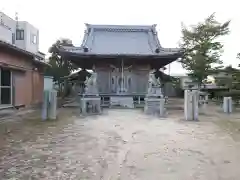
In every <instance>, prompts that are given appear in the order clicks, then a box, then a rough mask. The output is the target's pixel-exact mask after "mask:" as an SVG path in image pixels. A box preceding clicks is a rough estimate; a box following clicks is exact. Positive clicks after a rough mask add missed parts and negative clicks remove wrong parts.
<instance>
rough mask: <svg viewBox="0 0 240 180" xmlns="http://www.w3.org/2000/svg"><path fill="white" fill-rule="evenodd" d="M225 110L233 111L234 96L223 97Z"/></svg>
mask: <svg viewBox="0 0 240 180" xmlns="http://www.w3.org/2000/svg"><path fill="white" fill-rule="evenodd" d="M223 112H225V113H232V97H224V98H223Z"/></svg>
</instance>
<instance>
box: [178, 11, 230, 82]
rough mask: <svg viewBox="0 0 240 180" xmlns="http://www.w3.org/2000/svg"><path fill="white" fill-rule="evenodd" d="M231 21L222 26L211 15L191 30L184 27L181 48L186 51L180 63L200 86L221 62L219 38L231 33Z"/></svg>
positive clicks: (221, 49)
mask: <svg viewBox="0 0 240 180" xmlns="http://www.w3.org/2000/svg"><path fill="white" fill-rule="evenodd" d="M229 23H230V21H227V22H224V23H223V24H221V23H220V22H218V21H217V20H216V19H215V14H212V15H210V16H209V17H208V18H206V19H205V20H204V22H200V23H198V24H197V25H195V26H191V28H187V27H186V26H185V25H182V38H181V43H180V47H181V48H183V49H184V54H183V57H182V58H181V60H180V62H181V63H182V66H183V68H185V69H186V70H188V72H189V73H188V75H189V76H190V77H191V78H192V79H193V80H194V81H195V82H197V83H198V84H199V86H200V85H201V84H202V82H203V80H204V79H206V78H207V76H208V75H210V74H211V71H212V70H213V69H218V68H219V67H218V66H217V65H220V64H222V61H221V60H220V56H221V53H222V52H223V44H222V43H221V42H220V41H219V37H221V36H224V35H227V34H228V33H229Z"/></svg>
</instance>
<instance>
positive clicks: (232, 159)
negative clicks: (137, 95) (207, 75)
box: [0, 109, 240, 180]
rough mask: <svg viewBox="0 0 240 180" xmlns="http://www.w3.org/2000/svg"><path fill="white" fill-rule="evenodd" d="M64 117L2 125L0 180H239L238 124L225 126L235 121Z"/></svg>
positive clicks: (130, 114) (116, 114)
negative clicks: (53, 119) (46, 120)
mask: <svg viewBox="0 0 240 180" xmlns="http://www.w3.org/2000/svg"><path fill="white" fill-rule="evenodd" d="M65 111H66V112H63V113H62V114H64V115H65V116H64V115H60V116H61V117H60V118H59V120H57V121H48V122H41V121H40V120H39V119H31V120H29V119H28V120H22V121H17V122H6V123H2V124H0V179H1V180H6V179H17V180H21V179H23V180H28V179H41V180H45V179H46V180H52V179H54V180H58V179H64V180H68V179H69V180H70V179H81V180H85V179H91V180H101V179H102V180H132V179H136V180H138V179H141V180H159V179H162V180H235V179H236V180H238V179H239V177H240V171H239V169H238V166H239V165H240V153H239V150H240V143H239V142H240V141H239V138H237V137H238V136H237V135H238V133H239V134H240V132H239V131H238V128H237V127H239V128H240V124H237V125H234V126H233V127H234V128H233V127H232V126H231V127H230V126H229V125H225V123H222V122H224V121H225V120H224V118H230V116H225V115H224V116H223V115H219V116H216V115H215V114H214V116H213V115H212V116H211V115H203V116H201V121H199V122H186V121H183V120H181V119H182V116H183V112H182V111H171V112H170V113H169V114H168V116H167V118H163V119H159V118H157V117H153V116H147V115H144V114H143V113H142V112H141V110H124V109H122V110H105V113H104V114H103V115H101V116H89V117H85V118H83V117H79V116H76V115H74V114H75V113H73V112H72V111H67V110H65ZM235 116H236V115H235ZM219 122H221V123H219ZM228 124H229V122H228ZM233 129H234V130H233ZM236 134H237V135H236Z"/></svg>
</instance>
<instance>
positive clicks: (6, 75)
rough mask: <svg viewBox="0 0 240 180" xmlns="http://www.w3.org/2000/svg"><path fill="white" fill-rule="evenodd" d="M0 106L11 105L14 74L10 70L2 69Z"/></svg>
mask: <svg viewBox="0 0 240 180" xmlns="http://www.w3.org/2000/svg"><path fill="white" fill-rule="evenodd" d="M0 76H1V77H0V81H1V82H0V104H11V101H12V100H11V99H12V73H11V71H10V70H8V69H0Z"/></svg>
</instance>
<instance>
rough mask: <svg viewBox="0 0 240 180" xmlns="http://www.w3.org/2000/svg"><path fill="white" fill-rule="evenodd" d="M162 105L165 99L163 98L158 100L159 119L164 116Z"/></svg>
mask: <svg viewBox="0 0 240 180" xmlns="http://www.w3.org/2000/svg"><path fill="white" fill-rule="evenodd" d="M164 104H165V99H164V98H161V99H160V103H159V105H160V106H159V116H160V117H163V116H164V115H165V107H164Z"/></svg>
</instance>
